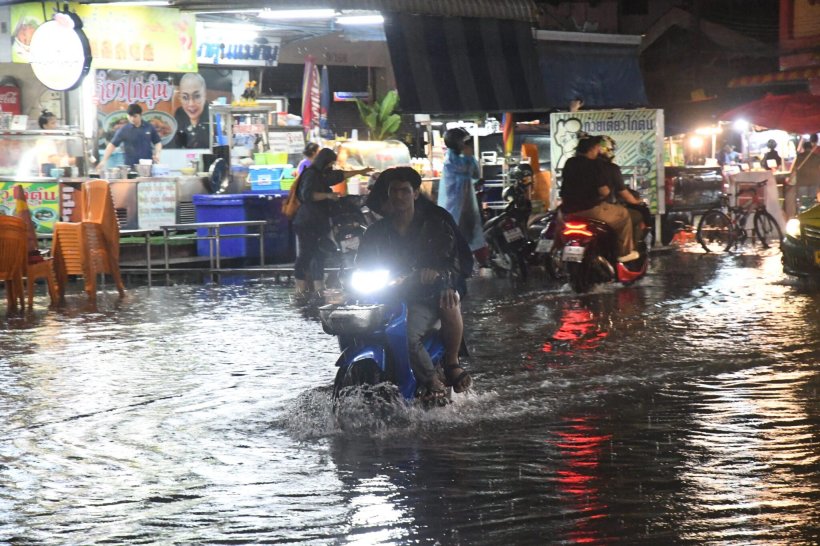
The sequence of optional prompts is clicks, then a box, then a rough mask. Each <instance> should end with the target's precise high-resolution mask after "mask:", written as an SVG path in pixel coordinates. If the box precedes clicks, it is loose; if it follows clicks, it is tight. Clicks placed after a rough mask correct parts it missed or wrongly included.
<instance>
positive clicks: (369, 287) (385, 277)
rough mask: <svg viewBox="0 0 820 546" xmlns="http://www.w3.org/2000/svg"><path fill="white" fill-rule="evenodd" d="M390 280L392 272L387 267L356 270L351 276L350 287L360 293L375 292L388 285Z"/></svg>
mask: <svg viewBox="0 0 820 546" xmlns="http://www.w3.org/2000/svg"><path fill="white" fill-rule="evenodd" d="M389 281H390V272H389V271H388V270H386V269H376V270H373V271H362V270H356V271H354V272H353V275H351V276H350V287H351V288H352V289H353V290H355V291H356V292H358V293H360V294H373V293H375V292H378V291H379V290H381V289H383V288H384V287H386V286H387V283H388V282H389Z"/></svg>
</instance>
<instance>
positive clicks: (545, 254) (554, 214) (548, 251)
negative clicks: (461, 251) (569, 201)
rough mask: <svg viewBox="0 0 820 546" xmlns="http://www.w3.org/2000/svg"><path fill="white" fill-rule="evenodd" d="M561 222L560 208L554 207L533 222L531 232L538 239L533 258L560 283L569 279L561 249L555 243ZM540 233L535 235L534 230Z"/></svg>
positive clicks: (533, 237) (534, 238) (535, 239)
mask: <svg viewBox="0 0 820 546" xmlns="http://www.w3.org/2000/svg"><path fill="white" fill-rule="evenodd" d="M560 223H561V215H560V213H559V210H558V209H553V210H551V211H549V212H547V213H545V214H544V215H543V216H541V217H540V218H539V219H537V220H536V221H535V222H533V223H532V226H531V229H530V233H531V237H532V239H533V240H534V241H536V244H535V249H534V250H533V260H534V261H535V263H537V264H539V265H542V266H543V267H544V269H545V270H546V272H547V274H548V275H549V276H550V277H551V278H552V279H553V280H556V281H558V282H560V283H564V282H566V281H567V280H568V278H567V271H566V268H565V267H564V263H563V261H562V260H561V249H560V248H559V247H558V246H557V245H556V244H555V235H556V233H557V230H558V229H559V224H560ZM535 231H537V232H538V234H537V236H535V234H534V232H535Z"/></svg>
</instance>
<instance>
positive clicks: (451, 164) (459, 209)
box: [437, 127, 487, 253]
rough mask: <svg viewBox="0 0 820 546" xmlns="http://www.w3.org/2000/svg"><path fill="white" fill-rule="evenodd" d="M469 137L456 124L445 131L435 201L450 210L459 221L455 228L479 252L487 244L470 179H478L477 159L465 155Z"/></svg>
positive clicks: (475, 251)
mask: <svg viewBox="0 0 820 546" xmlns="http://www.w3.org/2000/svg"><path fill="white" fill-rule="evenodd" d="M470 138H472V137H471V136H470V133H468V132H467V131H466V130H464V129H462V128H460V127H456V128H454V129H448V130H447V132H446V133H444V144H445V146H447V154H446V155H445V157H444V170H443V171H442V174H441V180H440V181H439V187H438V200H437V204H438V206H440V207H441V208H443V209H445V210H446V211H447V212H449V213H450V214H451V215H452V216H453V219H454V220H455V221H456V224H458V229H459V230H460V231H461V234H462V235H464V238H465V239H467V243H468V244H469V245H470V250H471V251H473V252H474V253H480V252H481V251H482V249H483V248H485V247H486V246H487V242H486V241H485V240H484V230H483V226H482V222H481V213H480V212H479V210H478V201H477V200H476V196H475V188H474V187H473V180H474V179H476V180H477V179H478V177H479V173H478V162H477V161H476V159H475V157H473V156H470V155H465V154H464V153H463V152H464V148H465V142H466V141H467V140H468V139H470Z"/></svg>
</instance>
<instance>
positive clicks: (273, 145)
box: [268, 127, 305, 154]
mask: <svg viewBox="0 0 820 546" xmlns="http://www.w3.org/2000/svg"><path fill="white" fill-rule="evenodd" d="M268 142H270V149H271V150H272V151H274V152H287V153H289V154H301V153H302V152H303V151H304V149H305V133H304V132H303V130H302V128H301V127H295V128H294V130H293V131H270V132H269V133H268Z"/></svg>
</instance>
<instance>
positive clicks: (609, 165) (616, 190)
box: [598, 135, 648, 243]
mask: <svg viewBox="0 0 820 546" xmlns="http://www.w3.org/2000/svg"><path fill="white" fill-rule="evenodd" d="M598 159H599V160H600V161H601V167H602V168H603V169H604V176H606V178H607V185H608V186H609V190H610V197H609V199H608V201H609V202H610V203H618V202H622V203H626V204H627V205H633V207H629V206H627V207H626V211H627V212H628V213H629V218H630V219H631V220H632V240H633V241H634V242H636V243H637V242H638V241H639V240H640V239H641V238H642V236H643V228H642V227H641V225H642V224H643V223H644V222H646V221H647V219H646V218H644V215H643V213H642V212H641V211H640V210H638V209H636V208H634V207H639V206H641V205H643V201H641V200H640V199H638V198H637V197H635V194H633V193H632V190H630V189H629V188H627V187H626V183H625V182H624V176H623V173H621V168H620V167H619V166H618V165H617V164H616V163H615V140H614V139H613V138H612V137H610V136H607V135H604V136H602V137H601V153H600V154H598ZM647 225H648V223H647Z"/></svg>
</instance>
